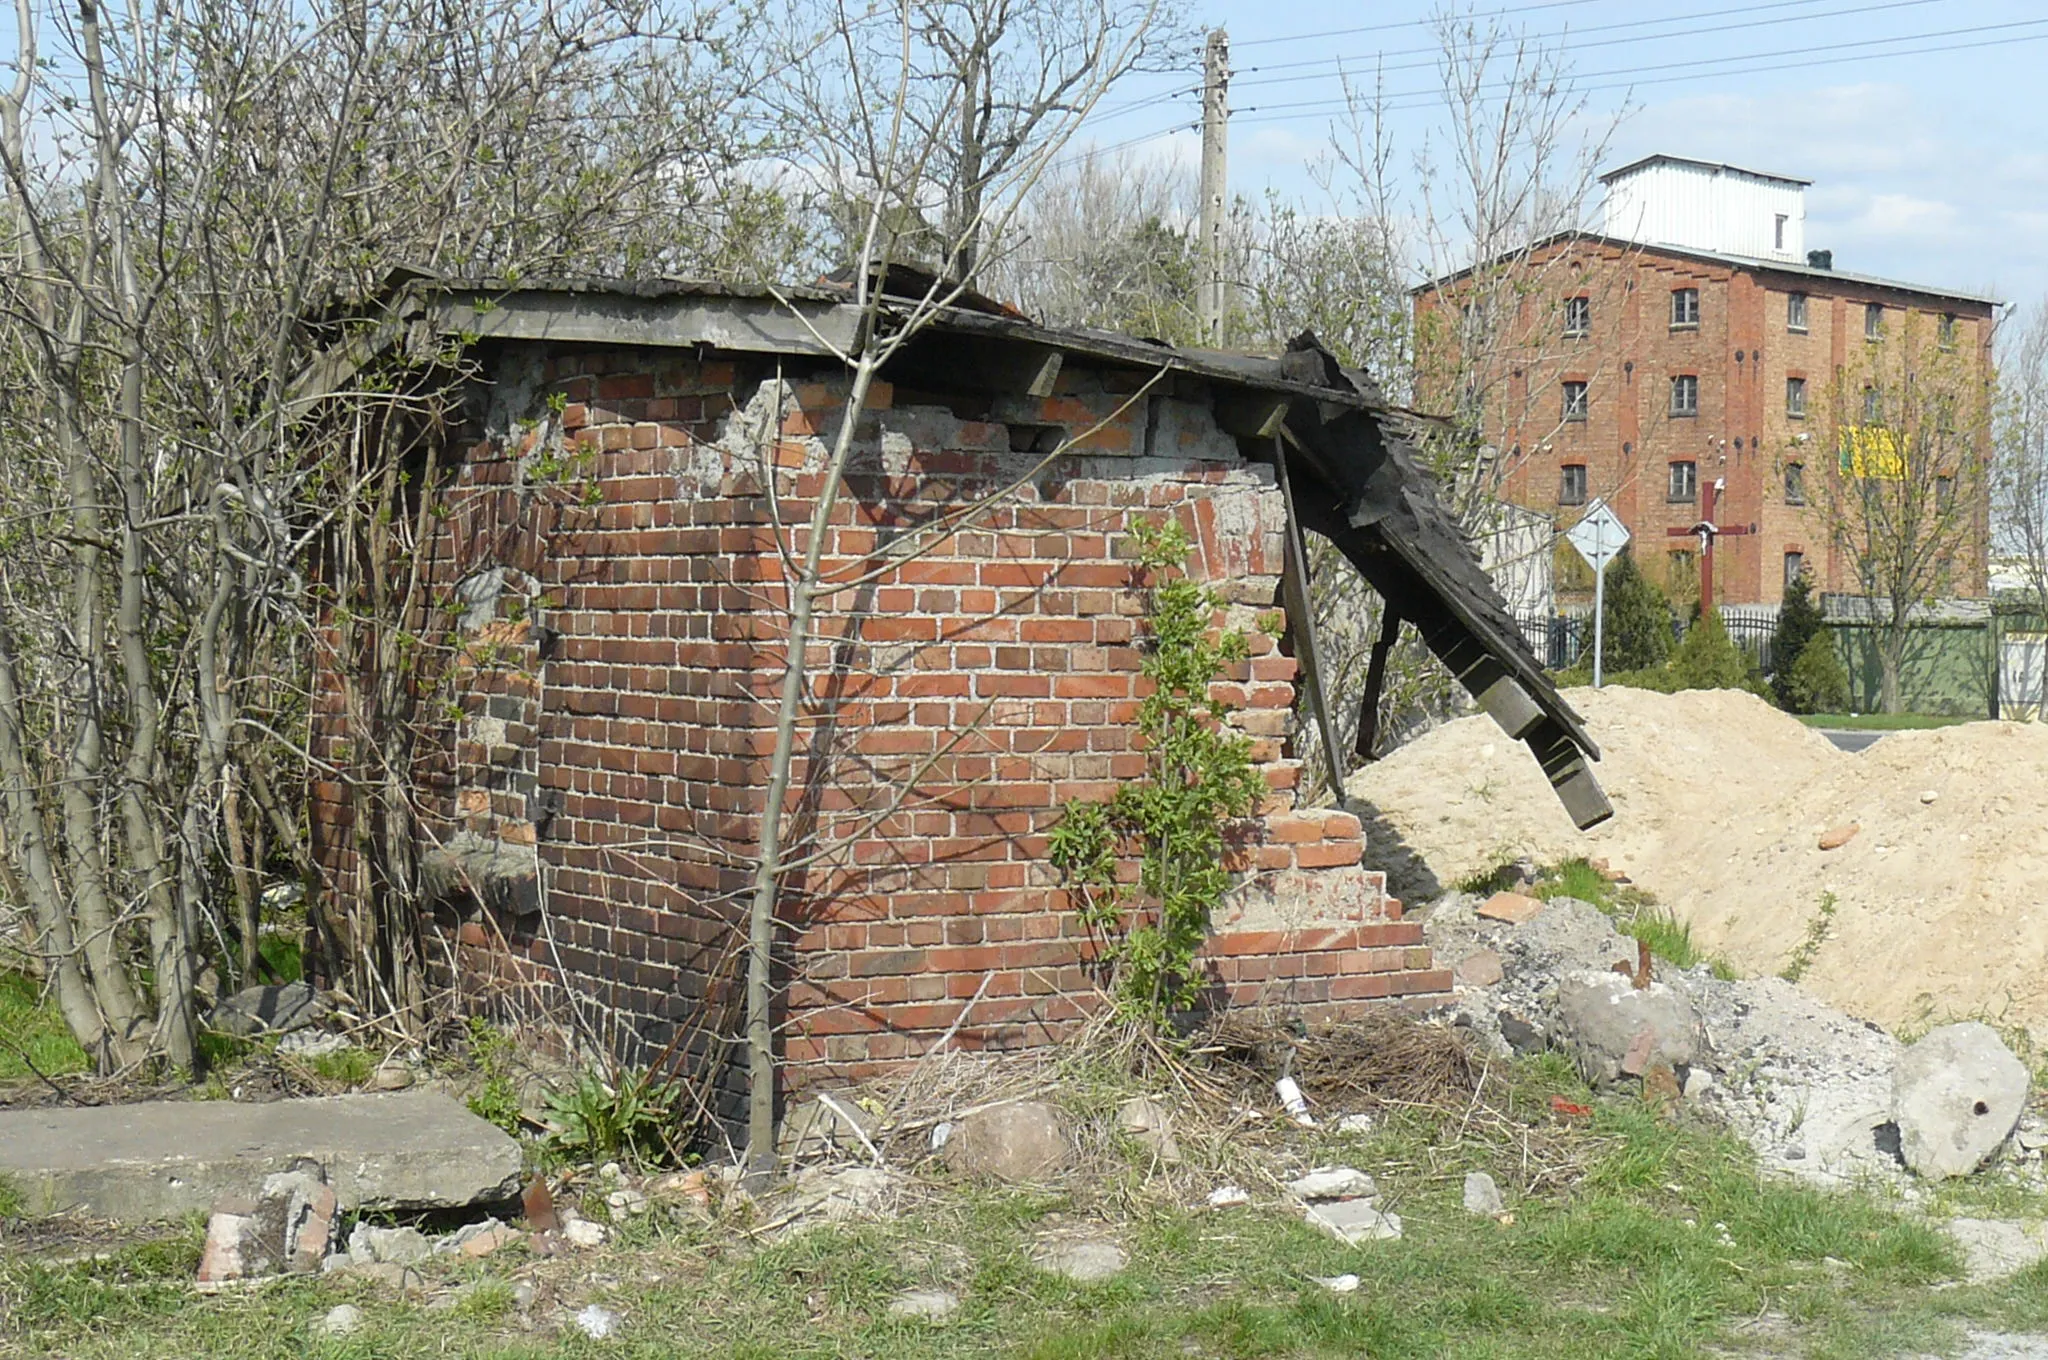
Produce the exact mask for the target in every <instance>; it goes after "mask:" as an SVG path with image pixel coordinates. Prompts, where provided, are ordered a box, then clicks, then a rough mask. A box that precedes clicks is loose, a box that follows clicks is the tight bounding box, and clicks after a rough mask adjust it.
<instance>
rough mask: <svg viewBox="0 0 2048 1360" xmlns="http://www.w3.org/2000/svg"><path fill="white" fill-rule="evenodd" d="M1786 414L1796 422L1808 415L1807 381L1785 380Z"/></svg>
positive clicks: (1797, 379) (1801, 379) (1800, 379)
mask: <svg viewBox="0 0 2048 1360" xmlns="http://www.w3.org/2000/svg"><path fill="white" fill-rule="evenodd" d="M1785 414H1786V415H1788V416H1791V417H1792V418H1793V419H1794V420H1799V419H1803V418H1804V417H1805V415H1806V379H1804V378H1787V379H1785Z"/></svg>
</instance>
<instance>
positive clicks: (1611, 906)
mask: <svg viewBox="0 0 2048 1360" xmlns="http://www.w3.org/2000/svg"><path fill="white" fill-rule="evenodd" d="M1489 881H1490V880H1489ZM1530 893H1531V894H1532V895H1533V896H1536V897H1539V898H1542V899H1543V900H1544V901H1549V900H1550V899H1551V898H1553V897H1573V898H1577V899H1578V900H1579V901H1581V902H1590V903H1592V904H1593V905H1594V906H1596V907H1598V908H1599V909H1600V910H1601V911H1603V912H1606V913H1607V914H1608V915H1609V916H1611V917H1613V918H1614V928H1615V929H1616V930H1618V931H1620V932H1621V933H1622V934H1624V935H1626V936H1628V937H1629V938H1630V939H1632V940H1641V941H1642V942H1643V943H1645V944H1647V945H1649V946H1650V953H1651V954H1653V955H1655V956H1656V957H1657V958H1660V959H1663V960H1664V961H1665V962H1667V963H1670V964H1672V965H1673V966H1675V967H1678V968H1691V967H1693V966H1694V965H1695V964H1701V963H1704V964H1706V965H1707V966H1708V967H1709V968H1710V969H1712V970H1713V973H1714V976H1715V977H1718V978H1721V979H1723V980H1724V981H1725V980H1729V979H1732V978H1733V977H1734V976H1735V970H1734V968H1733V967H1731V966H1730V965H1729V963H1728V962H1727V961H1726V960H1725V959H1722V958H1720V957H1718V956H1716V955H1713V954H1709V953H1708V952H1707V951H1706V950H1704V949H1702V948H1700V947H1699V945H1698V943H1697V942H1696V941H1694V939H1693V937H1692V926H1691V925H1690V924H1688V923H1687V922H1685V921H1682V920H1680V919H1679V918H1678V917H1676V916H1674V915H1672V914H1671V913H1670V912H1669V911H1666V910H1665V909H1664V908H1663V907H1661V906H1659V905H1658V904H1657V899H1656V898H1654V897H1652V896H1650V894H1648V893H1646V892H1644V891H1643V890H1642V889H1640V888H1637V887H1634V886H1632V885H1628V884H1621V883H1616V882H1614V881H1613V880H1612V879H1610V878H1609V877H1608V876H1607V875H1606V874H1604V873H1602V872H1600V870H1598V869H1596V868H1595V867H1593V864H1592V863H1591V861H1589V860H1585V859H1569V860H1566V861H1564V862H1563V863H1562V864H1557V865H1553V866H1551V867H1550V868H1548V869H1545V870H1543V871H1542V872H1541V873H1540V874H1538V876H1537V881H1536V885H1535V886H1534V887H1533V888H1531V889H1530Z"/></svg>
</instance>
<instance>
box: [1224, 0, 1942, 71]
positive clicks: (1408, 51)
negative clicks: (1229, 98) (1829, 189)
mask: <svg viewBox="0 0 2048 1360" xmlns="http://www.w3.org/2000/svg"><path fill="white" fill-rule="evenodd" d="M1820 3H1822V0H1774V3H1771V4H1766V5H1741V6H1737V7H1736V8H1733V9H1717V10H1705V11H1702V12H1700V13H1697V14H1674V15H1669V16H1667V17H1665V18H1662V19H1637V20H1633V21H1631V22H1629V23H1625V24H1602V25H1599V26H1597V27H1593V28H1582V29H1578V30H1571V29H1558V30H1556V31H1553V32H1549V33H1531V34H1528V35H1526V37H1527V39H1528V40H1530V41H1556V42H1557V43H1558V44H1559V46H1560V47H1561V48H1563V49H1565V50H1567V51H1573V52H1577V51H1581V50H1584V49H1586V48H1593V47H1614V46H1617V45H1621V44H1627V43H1648V42H1663V41H1665V40H1667V39H1670V38H1690V37H1697V36H1698V35H1700V34H1702V33H1717V32H1719V31H1720V26H1719V25H1715V26H1711V27H1707V28H1682V29H1675V30H1673V31H1672V32H1669V33H1641V34H1636V35H1634V36H1631V37H1626V38H1602V39H1600V40H1599V41H1597V42H1579V41H1577V38H1578V37H1579V36H1581V35H1583V34H1587V33H1605V32H1610V31H1614V30H1618V29H1624V28H1645V27H1649V26H1651V25H1654V24H1678V23H1690V22H1691V21H1693V20H1695V19H1721V18H1728V17H1730V16H1733V15H1738V14H1758V13H1762V12H1763V11H1766V10H1774V9H1786V8H1788V7H1791V6H1794V5H1814V4H1820ZM1934 3H1935V0H1889V3H1886V4H1881V5H1852V6H1850V7H1848V8H1847V9H1831V10H1821V11H1819V12H1816V13H1810V14H1785V15H1780V16H1778V17H1777V18H1775V19H1755V20H1752V21H1750V22H1749V23H1748V24H1746V25H1744V27H1745V28H1767V27H1771V26H1774V25H1778V24H1803V23H1812V22H1815V21H1817V20H1820V19H1839V18H1841V17H1842V16H1844V15H1850V14H1857V15H1862V14H1878V13H1882V12H1883V11H1885V10H1894V9H1913V8H1917V7H1919V6H1922V5H1931V4H1934ZM1516 36H1517V39H1518V40H1520V38H1521V37H1522V36H1523V35H1516ZM1421 53H1429V54H1431V56H1432V59H1431V60H1429V61H1420V62H1403V63H1400V64H1398V65H1394V66H1380V65H1378V64H1377V63H1378V61H1379V60H1380V59H1382V58H1386V57H1407V56H1415V55H1418V54H1421ZM1441 57H1442V48H1441V47H1411V48H1405V49H1402V50H1400V51H1395V52H1380V53H1373V54H1365V53H1361V54H1357V55H1354V56H1348V57H1315V58H1311V59H1307V60H1303V61H1290V62H1286V63H1283V64H1281V65H1278V66H1248V67H1246V68H1245V70H1246V71H1247V72H1251V71H1286V70H1298V69H1300V68H1302V67H1309V66H1337V65H1342V64H1344V63H1345V62H1360V61H1367V60H1371V61H1373V62H1374V63H1375V69H1377V70H1382V71H1412V70H1418V69H1421V68H1424V67H1429V66H1434V65H1436V63H1437V60H1439V59H1441ZM1289 79H1293V80H1312V79H1328V77H1327V76H1322V77H1316V76H1292V77H1275V78H1269V79H1266V80H1239V81H1236V82H1235V83H1236V84H1239V85H1271V84H1276V83H1279V82H1280V81H1284V80H1289Z"/></svg>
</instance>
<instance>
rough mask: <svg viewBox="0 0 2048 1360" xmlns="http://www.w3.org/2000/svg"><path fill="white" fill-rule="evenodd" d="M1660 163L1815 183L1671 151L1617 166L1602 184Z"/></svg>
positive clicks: (1757, 177) (1803, 178)
mask: <svg viewBox="0 0 2048 1360" xmlns="http://www.w3.org/2000/svg"><path fill="white" fill-rule="evenodd" d="M1659 162H1664V163H1667V164H1671V165H1697V166H1699V167H1701V168H1702V169H1706V170H1733V171H1734V172H1735V173H1736V174H1738V175H1748V176H1750V177H1751V178H1752V179H1770V180H1776V181H1777V182H1778V183H1780V184H1811V183H1813V181H1812V180H1810V179H1807V178H1805V177H1804V176H1801V175H1781V174H1778V173H1777V172H1776V171H1774V170H1758V169H1756V168H1755V167H1754V166H1748V165H1735V164H1732V163H1730V162H1728V161H1710V160H1702V159H1701V158H1700V157H1698V156H1680V155H1675V154H1673V153H1672V152H1669V151H1652V152H1651V153H1650V154H1649V155H1647V156H1639V157H1637V158H1636V159H1635V160H1632V161H1630V162H1629V163H1628V164H1627V165H1617V166H1616V167H1614V169H1612V170H1609V171H1607V172H1606V173H1605V174H1603V175H1601V176H1600V182H1601V183H1602V184H1612V183H1613V182H1614V181H1615V180H1618V179H1620V178H1621V177H1622V176H1623V175H1626V174H1628V173H1629V172H1630V171H1633V170H1640V169H1642V168H1643V167H1644V166H1646V165H1655V164H1658V163H1659Z"/></svg>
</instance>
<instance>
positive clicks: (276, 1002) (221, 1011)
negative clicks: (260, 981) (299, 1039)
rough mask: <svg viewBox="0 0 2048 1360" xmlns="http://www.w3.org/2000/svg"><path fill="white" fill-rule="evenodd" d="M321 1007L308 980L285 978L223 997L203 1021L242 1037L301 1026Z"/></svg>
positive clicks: (227, 1032) (319, 1010)
mask: <svg viewBox="0 0 2048 1360" xmlns="http://www.w3.org/2000/svg"><path fill="white" fill-rule="evenodd" d="M325 1011H326V1007H325V1006H323V1005H322V1004H321V1003H320V996H319V993H317V992H315V991H314V990H313V988H312V985H311V984H309V983H304V982H286V983H282V984H280V985H278V986H274V987H246V988H244V989H242V990H241V991H239V992H236V993H235V994H234V995H233V996H229V997H223V998H222V999H221V1002H220V1004H219V1005H217V1006H215V1007H214V1008H213V1014H212V1015H210V1016H208V1017H207V1022H206V1023H207V1024H208V1025H209V1026H210V1027H212V1028H213V1029H216V1030H219V1031H220V1032H221V1033H222V1034H231V1035H233V1036H235V1037H236V1038H239V1039H246V1038H249V1037H250V1036H252V1035H257V1034H285V1033H288V1032H290V1031H292V1030H295V1029H304V1028H305V1027H306V1026H308V1025H310V1024H312V1023H313V1022H314V1021H315V1020H318V1019H319V1018H320V1017H321V1015H322V1014H324V1013H325Z"/></svg>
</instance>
